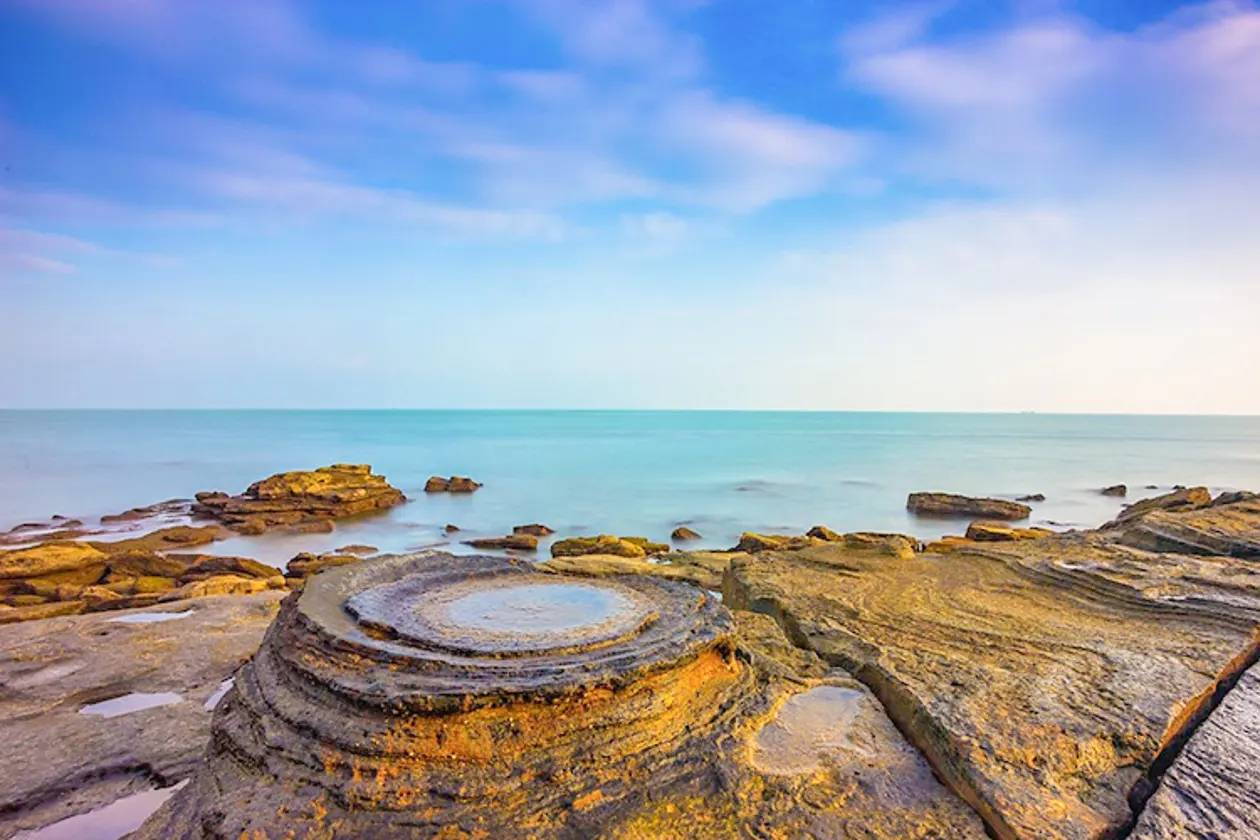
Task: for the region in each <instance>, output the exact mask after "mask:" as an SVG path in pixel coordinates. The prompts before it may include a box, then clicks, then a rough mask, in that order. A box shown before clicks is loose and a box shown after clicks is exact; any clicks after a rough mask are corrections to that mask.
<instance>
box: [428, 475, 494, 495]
mask: <svg viewBox="0 0 1260 840" xmlns="http://www.w3.org/2000/svg"><path fill="white" fill-rule="evenodd" d="M480 487H481V483H480V482H477V481H473V480H472V479H471V478H469V477H468V476H465V475H453V476H451V477H450V478H443V477H442V476H440V475H434V476H430V477H429V480H428V481H426V482H425V483H424V492H426V493H472V492H474V491H476V490H477V489H479V488H480Z"/></svg>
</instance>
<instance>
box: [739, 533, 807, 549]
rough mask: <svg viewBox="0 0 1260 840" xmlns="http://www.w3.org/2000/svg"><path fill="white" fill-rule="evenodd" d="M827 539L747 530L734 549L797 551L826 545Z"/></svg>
mask: <svg viewBox="0 0 1260 840" xmlns="http://www.w3.org/2000/svg"><path fill="white" fill-rule="evenodd" d="M825 542H826V541H825V540H820V539H818V538H817V537H796V536H792V535H790V534H758V533H757V532H755V531H745V532H744V533H742V534H740V535H739V542H738V543H736V545H735V547H734V548H733V549H731V550H732V551H748V552H754V551H795V550H797V549H801V548H809V547H810V546H815V545H824V544H825Z"/></svg>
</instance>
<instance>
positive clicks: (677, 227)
mask: <svg viewBox="0 0 1260 840" xmlns="http://www.w3.org/2000/svg"><path fill="white" fill-rule="evenodd" d="M0 74H2V78H3V84H2V86H0V153H2V155H0V158H2V159H0V165H2V167H3V168H2V170H0V295H2V297H0V356H2V357H3V358H4V359H5V364H4V365H0V406H10V407H35V406H100V407H183V406H187V407H203V406H205V407H212V406H230V407H235V406H246V407H248V406H276V407H290V406H292V407H324V406H328V407H341V406H344V407H377V406H379V407H428V406H434V407H439V406H446V407H482V406H485V407H494V406H502V407H518V406H519V407H533V406H539V407H676V408H739V407H749V408H816V409H919V410H977V411H983V410H1041V411H1056V410H1057V411H1135V412H1138V411H1152V412H1173V413H1182V412H1184V413H1197V412H1205V413H1208V412H1212V413H1215V412H1229V413H1260V387H1257V385H1260V362H1258V361H1257V360H1258V359H1260V330H1258V329H1257V325H1258V324H1260V235H1257V231H1258V230H1260V201H1257V198H1256V196H1258V195H1260V8H1258V7H1257V5H1256V4H1254V3H1251V2H1209V3H1204V4H1189V5H1187V4H1176V3H1160V2H1140V3H1139V2H1130V3H1125V2H1119V0H1099V2H1092V3H1080V4H1070V3H1059V2H1050V1H1049V0H1043V1H1042V2H1038V1H1037V0H1024V1H1023V2H1020V1H1019V0H1016V2H1010V3H1005V4H1004V3H994V2H983V3H981V2H962V1H961V0H960V2H949V0H928V2H922V3H887V4H881V3H870V2H822V0H802V1H801V2H791V3H764V2H759V0H758V1H756V2H754V0H709V2H701V0H660V2H646V0H613V1H612V2H595V0H584V1H583V2H576V0H575V1H574V2H569V0H513V1H512V2H489V0H486V2H481V0H466V2H455V3H451V2H436V1H435V2H415V3H403V2H397V3H376V4H349V3H341V2H325V3H286V2H278V1H276V0H255V1H254V2H249V3H217V2H214V3H212V2H192V0H185V2H170V1H169V0H131V2H125V3H124V2H104V1H103V0H101V2H90V1H89V0H0Z"/></svg>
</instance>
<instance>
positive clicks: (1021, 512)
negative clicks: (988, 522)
mask: <svg viewBox="0 0 1260 840" xmlns="http://www.w3.org/2000/svg"><path fill="white" fill-rule="evenodd" d="M906 510H908V511H910V512H911V513H913V514H916V515H918V516H937V517H981V518H984V519H1003V520H1015V519H1027V518H1028V517H1029V515H1030V514H1031V513H1032V508H1030V507H1029V506H1028V505H1026V504H1023V503H1022V502H1010V501H1007V500H1006V499H987V498H979V497H975V496H959V495H957V494H954V493H911V494H910V496H909V497H908V498H907V499H906Z"/></svg>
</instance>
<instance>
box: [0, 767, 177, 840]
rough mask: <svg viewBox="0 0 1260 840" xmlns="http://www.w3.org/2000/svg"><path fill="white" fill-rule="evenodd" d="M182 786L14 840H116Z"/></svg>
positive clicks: (148, 793)
mask: <svg viewBox="0 0 1260 840" xmlns="http://www.w3.org/2000/svg"><path fill="white" fill-rule="evenodd" d="M186 784H188V780H187V779H185V780H184V781H182V782H180V783H179V784H177V785H171V786H170V787H165V788H161V789H159V790H144V791H141V792H140V793H133V794H131V795H130V796H124V797H123V798H122V799H116V800H114V801H113V802H111V803H109V804H108V805H106V806H104V807H103V808H97V809H96V810H95V811H89V812H88V813H86V814H76V815H75V816H73V817H67V818H66V819H64V820H59V821H57V822H55V823H53V824H52V825H46V826H44V827H43V828H39V829H36V830H34V831H24V832H22V833H20V834H18V835H16V836H15V838H14V840H118V838H120V837H123V836H124V835H127V834H130V833H131V832H133V831H135V830H136V829H137V828H139V827H140V824H141V823H143V822H144V821H145V820H147V819H148V818H149V815H150V814H152V813H153V812H154V811H156V810H157V809H158V808H160V807H162V803H164V802H166V800H168V799H170V798H171V796H173V795H174V794H175V791H177V790H179V789H180V788H182V787H183V786H184V785H186Z"/></svg>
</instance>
